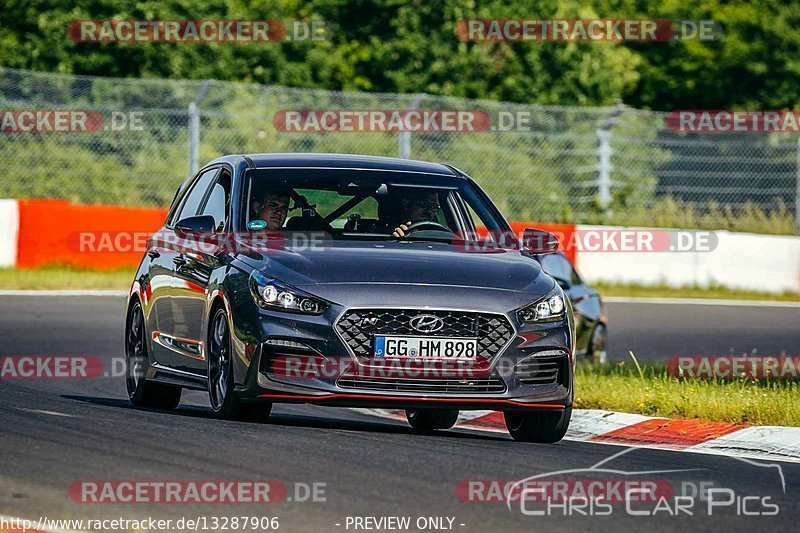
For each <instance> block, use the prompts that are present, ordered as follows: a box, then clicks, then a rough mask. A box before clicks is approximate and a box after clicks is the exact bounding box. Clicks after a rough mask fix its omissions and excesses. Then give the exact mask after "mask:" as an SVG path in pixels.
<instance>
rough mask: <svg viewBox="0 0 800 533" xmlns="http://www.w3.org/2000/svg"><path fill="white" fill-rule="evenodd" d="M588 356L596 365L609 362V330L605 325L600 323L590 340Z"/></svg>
mask: <svg viewBox="0 0 800 533" xmlns="http://www.w3.org/2000/svg"><path fill="white" fill-rule="evenodd" d="M588 355H589V357H591V359H592V361H593V362H595V363H605V362H606V361H608V330H607V329H606V326H605V324H603V323H601V322H598V323H597V324H596V325H595V327H594V329H593V330H592V336H591V338H590V339H589V350H588Z"/></svg>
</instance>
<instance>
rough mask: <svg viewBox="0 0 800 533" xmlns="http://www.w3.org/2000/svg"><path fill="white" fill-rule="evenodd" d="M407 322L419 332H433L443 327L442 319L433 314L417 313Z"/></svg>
mask: <svg viewBox="0 0 800 533" xmlns="http://www.w3.org/2000/svg"><path fill="white" fill-rule="evenodd" d="M408 323H409V325H410V326H411V327H412V328H414V329H415V330H417V331H419V332H420V333H433V332H434V331H439V330H440V329H442V328H443V327H444V320H442V319H441V318H439V317H438V316H433V315H417V316H415V317H412V318H411V320H409V321H408Z"/></svg>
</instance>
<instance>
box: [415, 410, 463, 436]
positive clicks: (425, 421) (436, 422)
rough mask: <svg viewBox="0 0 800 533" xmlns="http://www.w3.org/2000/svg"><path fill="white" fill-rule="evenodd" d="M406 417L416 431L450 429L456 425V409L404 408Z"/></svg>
mask: <svg viewBox="0 0 800 533" xmlns="http://www.w3.org/2000/svg"><path fill="white" fill-rule="evenodd" d="M406 419H407V420H408V423H409V424H411V427H412V428H414V429H416V430H417V431H433V430H436V429H450V428H451V427H453V426H454V425H456V420H458V411H454V410H451V409H406Z"/></svg>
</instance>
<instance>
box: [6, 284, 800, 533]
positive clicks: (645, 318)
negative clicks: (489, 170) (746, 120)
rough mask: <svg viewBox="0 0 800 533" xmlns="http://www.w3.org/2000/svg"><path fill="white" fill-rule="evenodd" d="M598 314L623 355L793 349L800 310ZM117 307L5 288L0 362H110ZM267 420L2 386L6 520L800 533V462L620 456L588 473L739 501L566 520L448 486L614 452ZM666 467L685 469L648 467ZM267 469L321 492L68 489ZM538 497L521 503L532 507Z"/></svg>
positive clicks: (336, 417)
mask: <svg viewBox="0 0 800 533" xmlns="http://www.w3.org/2000/svg"><path fill="white" fill-rule="evenodd" d="M608 307H609V317H610V322H611V326H610V335H611V339H612V341H611V342H612V344H611V351H612V353H617V354H619V353H623V354H624V353H627V351H628V350H632V351H634V352H635V353H636V354H637V356H639V357H640V358H641V359H645V360H661V359H664V358H666V357H669V356H671V355H684V354H714V355H718V354H725V353H731V352H732V351H733V353H741V352H750V351H752V350H754V349H755V350H757V351H758V353H761V354H779V353H781V352H782V351H785V352H786V353H787V354H788V355H797V349H798V346H800V342H798V341H800V331H799V330H798V327H797V325H798V323H800V320H799V319H800V309H798V308H772V307H758V308H750V307H723V306H704V305H702V306H701V305H687V306H680V305H659V304H641V303H612V304H609V306H608ZM123 312H124V299H121V298H118V297H59V296H3V297H0V339H2V340H1V341H0V355H95V356H100V357H102V358H104V359H105V360H107V361H109V367H110V366H111V365H110V360H111V358H115V357H121V355H122V348H121V341H120V335H121V327H122V321H123ZM273 413H274V414H273V416H272V417H271V418H270V420H269V422H268V423H256V422H235V421H218V420H214V419H212V418H211V417H210V416H209V414H208V408H207V401H206V398H205V397H204V395H203V394H200V393H185V394H184V399H183V402H182V404H181V406H180V407H179V408H178V409H177V410H176V411H174V412H167V411H159V410H148V409H136V408H133V407H131V406H130V405H129V404H128V402H127V400H126V395H125V385H124V382H123V380H122V379H121V378H119V377H113V376H110V377H101V378H96V379H87V380H77V379H63V380H44V379H38V380H30V379H27V380H24V379H16V380H2V381H0V452H2V456H1V457H2V459H0V515H7V516H21V517H26V518H33V519H34V520H38V519H39V517H42V516H46V517H48V518H76V519H89V518H116V517H125V518H136V519H141V518H146V517H148V516H152V517H155V518H162V519H167V518H171V519H175V520H177V519H179V518H181V517H196V516H207V517H214V516H216V517H223V516H227V517H232V516H277V517H278V518H279V522H280V527H279V529H278V530H279V531H356V530H358V531H365V530H366V529H354V527H353V525H350V527H349V528H348V527H347V524H348V517H381V516H383V517H385V516H407V517H410V518H411V524H412V527H411V528H410V530H411V531H418V530H419V529H417V527H416V525H415V521H416V520H417V519H418V518H420V517H450V518H453V523H452V530H455V531H464V532H467V531H469V532H473V531H534V530H536V531H542V530H543V531H551V530H553V531H555V530H559V531H563V530H586V529H592V530H599V531H619V530H633V529H639V530H641V529H642V528H648V529H656V528H657V529H659V530H667V531H678V530H682V531H687V530H690V531H694V530H711V529H713V530H724V529H727V530H736V531H739V530H741V531H744V530H751V531H752V530H761V529H770V530H773V531H780V530H794V531H796V530H797V529H796V522H797V519H798V518H800V499H798V497H797V496H798V492H800V465H797V464H789V463H780V464H779V463H775V464H776V465H777V464H779V466H780V468H776V467H765V466H763V463H760V466H759V465H758V464H754V463H750V462H745V461H742V460H739V459H735V458H732V457H723V456H704V455H697V454H681V453H679V452H670V451H663V450H650V449H635V450H629V451H627V452H626V453H624V454H623V455H621V456H618V457H615V458H613V459H611V460H609V461H608V462H607V463H605V464H603V465H602V467H603V468H608V469H614V470H618V471H625V472H627V475H626V476H624V475H622V474H619V473H616V474H613V473H608V472H603V473H595V474H591V476H593V479H602V480H609V479H620V477H625V478H626V479H629V478H630V476H637V478H638V479H648V480H659V481H667V482H669V483H670V484H671V485H670V486H672V487H674V488H675V490H676V491H677V492H678V494H681V491H682V490H684V489H688V488H691V487H696V486H699V485H700V483H712V484H713V486H714V487H716V488H728V489H732V490H733V491H734V492H733V493H725V494H726V495H730V494H733V495H734V496H733V498H734V499H733V503H732V504H730V505H726V506H716V507H713V508H712V512H711V513H710V514H709V512H708V502H707V501H704V500H702V499H700V498H695V499H694V500H693V501H692V505H691V507H689V508H688V509H689V511H691V512H692V515H688V514H687V513H686V512H683V513H682V514H681V515H680V516H673V515H672V514H670V512H668V511H667V510H666V509H665V508H662V509H661V510H660V511H659V512H658V513H657V514H656V515H655V516H631V515H630V514H629V513H628V512H627V511H626V508H625V507H626V506H625V504H624V503H620V504H614V505H613V507H612V511H611V514H610V515H607V516H598V514H599V513H601V512H604V511H603V510H602V509H601V510H597V509H595V514H594V515H592V513H591V512H590V511H589V510H588V509H586V508H582V512H584V513H587V514H589V516H583V515H582V514H581V511H576V510H575V507H573V508H572V509H571V511H570V512H569V513H568V511H567V509H566V508H564V507H561V508H558V507H554V508H552V509H551V514H550V516H529V515H526V514H524V513H522V512H521V510H520V506H519V504H518V503H512V506H511V509H510V510H509V509H508V508H507V507H505V505H504V504H502V503H481V502H464V501H462V499H461V498H460V497H459V493H458V491H457V488H458V486H459V484H460V483H462V482H464V481H465V480H478V479H480V480H503V481H506V480H508V481H511V480H519V479H522V478H526V477H529V476H533V475H537V474H543V473H547V472H554V471H562V470H568V469H583V468H589V467H592V465H596V464H597V463H599V462H601V461H604V460H607V459H609V458H611V457H612V456H613V455H614V454H618V453H620V452H623V451H625V450H626V448H623V447H618V446H609V445H601V444H593V443H584V442H572V441H563V442H561V443H560V444H557V445H531V444H524V443H515V442H513V441H511V440H509V439H508V438H505V437H504V436H494V435H485V434H478V433H472V432H468V431H449V432H443V433H440V434H436V435H415V434H412V433H411V432H410V431H409V429H408V428H407V427H406V426H405V424H403V423H400V422H395V421H391V420H383V419H377V418H372V417H370V416H367V415H362V414H360V413H357V412H354V411H351V410H345V409H331V408H319V407H311V406H278V407H276V408H275V410H274V411H273ZM664 470H686V471H684V472H656V473H653V472H654V471H664ZM648 472H649V473H648ZM585 475H586V474H585V473H572V474H568V475H566V477H568V478H570V479H579V478H582V477H581V476H585ZM570 476H572V477H570ZM265 479H267V480H277V481H279V482H281V483H282V484H283V485H284V486H286V487H287V489H288V490H289V497H290V498H293V500H296V498H295V497H294V491H295V486H296V485H295V484H296V483H306V484H311V483H324V484H325V501H318V502H313V503H312V502H298V501H282V502H279V503H274V504H271V505H252V504H240V505H235V506H231V505H202V504H194V505H176V504H114V505H94V504H80V503H75V502H74V501H73V500H71V499H70V497H69V495H68V488H69V487H70V485H72V484H73V483H74V482H76V481H80V480H161V481H164V480H265ZM582 479H585V478H582ZM784 483H785V490H784ZM462 486H463V485H462ZM725 497H726V498H727V496H725ZM745 497H749V498H750V499H747V500H744V499H743V498H745ZM718 498H719V499H718V500H716V501H717V502H720V501H721V499H723V495H722V494H720V495H718ZM765 498H769V499H765ZM668 501H671V500H670V499H669V498H668ZM578 503H579V502H578ZM772 504H777V506H778V513H777V515H774V516H743V515H744V513H745V512H765V513H769V512H774V508H773V507H772V506H771V505H772ZM538 505H539V504H531V505H530V506H529V507H528V509H533V510H540V509H543V507H541V506H538ZM576 507H579V506H576ZM673 508H674V506H673ZM654 509H655V506H654V504H649V505H648V504H643V503H637V504H631V510H634V511H643V512H648V511H650V512H652V511H653V510H654ZM565 515H566V516H565ZM447 523H448V522H447V520H445V521H444V524H445V525H446V524H447ZM337 524H338V525H337ZM462 524H463V525H462ZM0 529H2V528H1V527H0ZM173 529H174V528H173ZM426 530H432V529H431V528H428V529H426ZM250 531H252V529H251V530H250Z"/></svg>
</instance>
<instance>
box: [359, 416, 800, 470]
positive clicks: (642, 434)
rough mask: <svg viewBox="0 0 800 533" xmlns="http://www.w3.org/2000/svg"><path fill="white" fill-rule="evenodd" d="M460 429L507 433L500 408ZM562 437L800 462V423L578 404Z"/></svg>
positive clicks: (467, 419) (465, 420)
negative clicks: (681, 416) (751, 422)
mask: <svg viewBox="0 0 800 533" xmlns="http://www.w3.org/2000/svg"><path fill="white" fill-rule="evenodd" d="M357 411H359V412H361V413H365V414H369V415H374V416H379V417H382V418H391V419H395V420H405V418H406V417H405V412H404V411H402V410H396V409H357ZM456 428H461V429H469V430H477V431H485V432H490V433H506V426H505V422H504V421H503V414H502V413H500V412H498V411H463V412H461V413H460V414H459V418H458V423H457V424H456ZM564 440H570V441H581V442H596V443H602V444H615V445H620V446H634V447H642V448H659V449H665V450H675V451H681V452H689V453H703V454H712V455H726V456H734V457H744V458H749V459H770V460H774V461H787V462H792V463H800V428H795V427H782V426H746V425H742V424H731V423H726V422H706V421H702V420H674V419H670V418H654V417H649V416H643V415H637V414H630V413H617V412H614V411H602V410H598V409H576V410H575V411H573V412H572V421H571V422H570V426H569V431H567V435H566V437H564Z"/></svg>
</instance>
